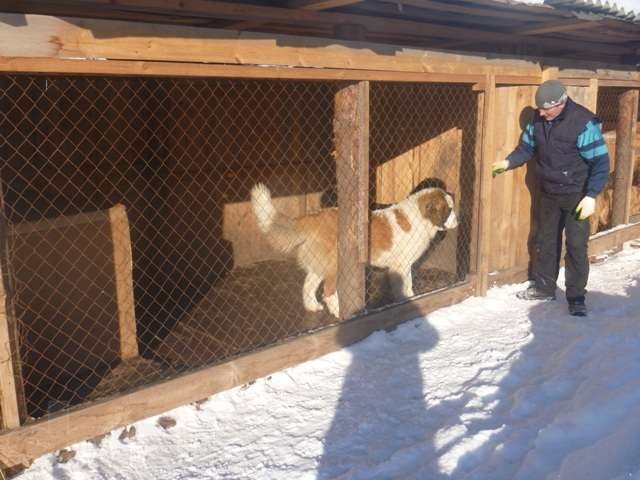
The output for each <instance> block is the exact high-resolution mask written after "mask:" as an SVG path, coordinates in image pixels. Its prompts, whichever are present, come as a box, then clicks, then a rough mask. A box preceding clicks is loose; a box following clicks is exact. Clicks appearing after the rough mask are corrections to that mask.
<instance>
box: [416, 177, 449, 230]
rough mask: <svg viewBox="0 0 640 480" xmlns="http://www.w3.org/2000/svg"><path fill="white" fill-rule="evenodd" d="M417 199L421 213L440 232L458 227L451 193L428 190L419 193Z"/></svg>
mask: <svg viewBox="0 0 640 480" xmlns="http://www.w3.org/2000/svg"><path fill="white" fill-rule="evenodd" d="M417 197H418V198H417V203H418V208H419V209H420V213H422V216H423V217H424V218H426V219H427V220H429V222H431V224H432V225H433V226H435V227H436V228H437V229H438V230H449V229H451V228H456V227H457V226H458V218H457V217H456V214H455V212H454V201H453V196H452V195H451V194H450V193H447V192H446V191H445V190H444V189H442V188H437V187H436V188H426V189H424V190H422V191H420V192H418V193H417Z"/></svg>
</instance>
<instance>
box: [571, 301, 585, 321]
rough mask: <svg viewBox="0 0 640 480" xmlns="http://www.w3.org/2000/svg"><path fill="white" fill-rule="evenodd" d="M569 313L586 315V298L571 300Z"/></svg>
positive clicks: (580, 315)
mask: <svg viewBox="0 0 640 480" xmlns="http://www.w3.org/2000/svg"><path fill="white" fill-rule="evenodd" d="M569 315H573V316H574V317H586V316H587V306H586V305H585V304H584V300H569Z"/></svg>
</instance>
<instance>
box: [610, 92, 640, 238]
mask: <svg viewBox="0 0 640 480" xmlns="http://www.w3.org/2000/svg"><path fill="white" fill-rule="evenodd" d="M637 117H638V90H636V89H629V90H627V91H625V92H624V93H622V94H621V95H620V96H619V97H618V124H617V127H616V169H615V183H614V186H613V211H612V213H611V223H612V226H614V227H615V226H616V225H623V224H625V223H628V222H629V200H630V196H629V194H630V190H631V181H632V180H633V143H634V139H635V130H636V119H637Z"/></svg>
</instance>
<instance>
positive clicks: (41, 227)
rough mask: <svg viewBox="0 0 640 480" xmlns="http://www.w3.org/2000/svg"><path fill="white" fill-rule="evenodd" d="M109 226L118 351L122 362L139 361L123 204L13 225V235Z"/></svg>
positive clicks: (126, 223) (127, 235) (129, 237)
mask: <svg viewBox="0 0 640 480" xmlns="http://www.w3.org/2000/svg"><path fill="white" fill-rule="evenodd" d="M105 224H106V225H107V229H108V230H109V232H110V234H111V238H110V244H111V245H110V246H111V258H112V261H113V265H112V266H113V272H112V273H113V283H114V285H113V287H114V292H113V293H114V295H115V299H114V303H115V304H116V308H117V318H118V325H117V328H118V352H117V353H119V359H120V360H128V359H131V358H136V357H137V356H138V355H139V352H138V341H137V329H136V317H135V302H134V297H133V259H132V252H131V236H130V231H129V220H128V218H127V213H126V209H125V207H124V205H121V204H117V205H114V206H113V207H111V208H109V209H108V210H98V211H95V212H89V213H79V214H76V215H70V216H63V217H57V218H51V219H47V220H42V221H39V222H30V223H23V224H17V225H14V226H13V228H12V231H11V235H12V236H14V237H18V238H19V237H26V236H28V235H30V234H33V233H36V232H39V233H40V234H46V232H59V231H61V230H64V229H67V228H82V227H83V226H85V225H95V226H96V228H101V227H102V226H103V225H105Z"/></svg>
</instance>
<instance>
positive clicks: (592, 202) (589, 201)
mask: <svg viewBox="0 0 640 480" xmlns="http://www.w3.org/2000/svg"><path fill="white" fill-rule="evenodd" d="M595 211H596V199H595V198H593V197H589V196H586V197H583V198H582V200H580V203H578V206H577V207H576V217H577V218H578V220H584V219H586V218H587V217H589V216H590V215H592V214H593V212H595Z"/></svg>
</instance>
